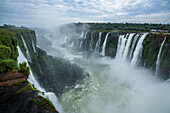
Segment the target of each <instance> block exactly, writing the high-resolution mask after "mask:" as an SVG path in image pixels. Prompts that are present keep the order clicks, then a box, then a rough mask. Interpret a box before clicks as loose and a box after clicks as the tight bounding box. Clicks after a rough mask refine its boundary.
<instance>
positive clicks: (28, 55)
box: [21, 35, 31, 62]
mask: <svg viewBox="0 0 170 113" xmlns="http://www.w3.org/2000/svg"><path fill="white" fill-rule="evenodd" d="M21 39H22V42H23V44H24V47H25V49H26V54H27V58H28V60H29V61H30V62H31V56H30V54H29V51H28V47H27V44H26V43H25V40H24V38H23V36H22V35H21Z"/></svg>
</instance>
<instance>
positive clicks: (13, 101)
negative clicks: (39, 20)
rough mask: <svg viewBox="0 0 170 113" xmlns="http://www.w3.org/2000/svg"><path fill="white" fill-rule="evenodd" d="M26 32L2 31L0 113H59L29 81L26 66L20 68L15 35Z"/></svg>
mask: <svg viewBox="0 0 170 113" xmlns="http://www.w3.org/2000/svg"><path fill="white" fill-rule="evenodd" d="M25 31H28V30H21V29H20V30H14V29H0V53H1V54H0V68H1V69H0V100H1V101H0V113H40V112H41V113H46V112H50V113H58V112H57V111H56V110H55V108H54V106H53V104H52V103H51V102H50V101H49V100H48V99H46V98H43V97H41V96H38V92H39V91H38V90H37V89H35V88H34V86H32V84H30V83H29V82H28V81H27V77H28V74H29V68H28V67H26V64H25V66H24V65H22V67H21V65H20V66H18V63H17V62H18V61H17V57H18V51H17V43H18V40H17V38H16V36H15V35H16V34H18V33H20V32H25ZM23 64H24V63H23Z"/></svg>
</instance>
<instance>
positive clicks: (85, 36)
mask: <svg viewBox="0 0 170 113" xmlns="http://www.w3.org/2000/svg"><path fill="white" fill-rule="evenodd" d="M87 33H88V32H87V31H86V32H85V35H84V39H86V38H87Z"/></svg>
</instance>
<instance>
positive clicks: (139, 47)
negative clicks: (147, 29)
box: [131, 33, 148, 66]
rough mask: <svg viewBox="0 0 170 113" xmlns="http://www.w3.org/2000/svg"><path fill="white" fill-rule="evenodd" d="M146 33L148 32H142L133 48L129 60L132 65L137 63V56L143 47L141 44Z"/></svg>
mask: <svg viewBox="0 0 170 113" xmlns="http://www.w3.org/2000/svg"><path fill="white" fill-rule="evenodd" d="M147 34H148V33H144V34H143V35H142V36H141V38H140V39H139V41H138V43H137V46H136V48H135V51H134V53H133V57H132V60H131V65H133V66H135V65H137V63H138V58H139V56H140V55H141V52H142V47H143V46H142V44H143V41H144V39H145V37H146V35H147Z"/></svg>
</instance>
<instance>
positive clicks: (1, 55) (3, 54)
mask: <svg viewBox="0 0 170 113" xmlns="http://www.w3.org/2000/svg"><path fill="white" fill-rule="evenodd" d="M10 56H11V49H10V47H7V46H5V45H0V59H7V58H10Z"/></svg>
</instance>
